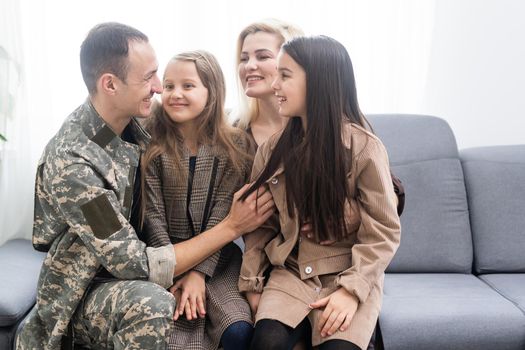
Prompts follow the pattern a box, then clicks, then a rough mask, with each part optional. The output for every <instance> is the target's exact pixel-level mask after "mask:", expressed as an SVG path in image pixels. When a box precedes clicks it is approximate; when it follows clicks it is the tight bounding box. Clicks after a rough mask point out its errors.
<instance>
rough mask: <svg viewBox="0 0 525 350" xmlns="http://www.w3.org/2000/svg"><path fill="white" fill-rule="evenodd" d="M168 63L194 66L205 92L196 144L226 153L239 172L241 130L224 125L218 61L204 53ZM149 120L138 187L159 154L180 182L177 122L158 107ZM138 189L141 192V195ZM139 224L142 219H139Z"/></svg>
mask: <svg viewBox="0 0 525 350" xmlns="http://www.w3.org/2000/svg"><path fill="white" fill-rule="evenodd" d="M172 61H185V62H193V63H195V67H196V69H197V74H198V75H199V78H200V79H201V81H202V83H203V85H204V86H205V87H206V89H208V100H207V101H206V105H205V106H204V109H203V111H202V113H201V114H200V115H199V116H198V117H197V120H196V125H198V127H197V131H196V133H197V143H198V144H199V145H201V144H205V145H209V146H212V147H214V150H216V151H217V152H224V151H225V152H226V154H227V156H228V158H229V160H230V161H231V166H233V167H234V169H236V170H237V171H239V172H241V171H243V170H244V167H245V166H246V164H247V163H246V162H247V161H248V160H249V158H250V155H249V154H247V153H246V149H244V148H243V146H242V142H239V141H240V140H242V139H243V134H242V133H243V131H241V130H239V129H237V128H234V127H232V126H231V125H229V124H228V122H227V119H226V114H225V111H224V101H225V98H226V84H225V82H224V75H223V73H222V70H221V67H220V65H219V62H218V61H217V59H216V58H215V56H213V55H212V54H211V53H209V52H207V51H204V50H196V51H189V52H183V53H180V54H178V55H176V56H174V57H173V58H172V59H171V61H170V62H172ZM152 114H153V115H152V116H151V118H150V119H149V120H148V121H147V122H146V124H145V127H146V130H147V131H148V132H149V133H150V135H151V142H150V144H149V146H148V148H147V150H146V152H145V153H144V155H143V157H142V161H141V170H142V174H143V176H142V181H143V182H142V184H143V185H144V178H145V174H146V169H147V168H148V166H149V165H150V163H151V162H152V161H153V160H154V159H155V158H157V157H158V156H160V155H161V154H163V153H166V154H168V155H169V156H170V157H171V158H172V159H173V160H174V164H175V165H176V166H177V167H178V169H177V170H179V171H177V172H176V174H178V175H177V176H180V177H181V179H180V180H184V179H185V178H186V177H187V174H184V172H183V171H180V170H182V165H181V164H182V157H183V149H182V147H183V141H184V140H183V138H182V135H181V134H180V132H179V130H178V126H177V123H176V122H174V121H173V120H171V118H170V117H169V116H168V114H167V113H166V112H165V110H164V109H163V108H162V106H161V105H156V106H155V107H154V108H153V112H152ZM144 187H145V186H142V191H143V192H144ZM142 194H143V195H142V219H143V218H144V213H145V207H146V203H145V199H146V196H144V193H142ZM142 221H143V220H142Z"/></svg>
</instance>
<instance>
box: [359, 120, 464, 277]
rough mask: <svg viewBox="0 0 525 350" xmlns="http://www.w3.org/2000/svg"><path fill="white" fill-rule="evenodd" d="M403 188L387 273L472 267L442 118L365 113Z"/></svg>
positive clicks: (460, 185)
mask: <svg viewBox="0 0 525 350" xmlns="http://www.w3.org/2000/svg"><path fill="white" fill-rule="evenodd" d="M368 119H369V121H370V123H371V124H372V127H373V129H374V132H375V133H376V134H377V135H378V136H379V138H380V139H381V140H382V141H383V143H384V144H385V146H386V148H387V150H388V154H389V159H390V165H391V169H392V171H393V173H394V174H395V175H396V176H398V177H399V178H400V179H401V181H402V182H403V185H404V186H405V191H406V202H405V211H404V212H403V215H402V216H401V245H400V247H399V249H398V251H397V253H396V255H395V257H394V259H393V260H392V263H391V264H390V266H389V267H388V269H387V271H388V272H458V273H470V272H471V271H472V259H473V257H472V255H473V252H472V237H471V233H470V224H469V216H468V207H467V198H466V192H465V183H464V178H463V171H462V168H461V162H460V160H459V155H458V150H457V145H456V140H455V138H454V134H453V133H452V130H451V129H450V127H449V125H448V124H447V122H446V121H444V120H443V119H440V118H437V117H431V116H421V115H396V114H384V115H371V116H369V117H368Z"/></svg>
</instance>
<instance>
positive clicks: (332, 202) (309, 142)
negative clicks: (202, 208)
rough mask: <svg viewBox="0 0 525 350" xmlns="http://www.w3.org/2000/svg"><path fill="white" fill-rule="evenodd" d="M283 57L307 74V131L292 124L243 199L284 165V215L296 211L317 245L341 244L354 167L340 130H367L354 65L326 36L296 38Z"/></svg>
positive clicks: (296, 121)
mask: <svg viewBox="0 0 525 350" xmlns="http://www.w3.org/2000/svg"><path fill="white" fill-rule="evenodd" d="M282 51H283V52H285V53H286V54H288V55H289V56H290V57H291V58H292V59H293V60H294V61H295V62H297V64H299V65H300V66H301V67H302V68H303V69H304V71H305V73H306V104H307V105H306V120H307V128H306V131H305V130H304V128H303V125H302V122H301V119H300V117H293V118H292V120H291V121H290V122H289V123H288V124H287V126H286V128H285V129H284V131H283V133H282V135H281V137H280V138H279V140H278V142H277V144H276V146H275V148H274V150H273V152H272V155H271V156H270V159H269V161H268V163H267V164H266V166H265V168H264V169H263V170H262V172H261V174H260V175H259V176H258V178H257V180H256V181H255V183H254V184H253V185H252V186H251V187H250V188H249V190H248V191H247V192H246V193H245V195H244V196H243V197H241V199H245V198H246V197H247V196H248V194H250V193H252V192H253V191H255V190H256V189H257V188H258V187H259V186H260V185H262V184H264V183H265V182H266V181H267V180H268V179H269V178H270V177H271V176H273V174H274V173H275V171H276V170H277V168H278V167H279V166H280V165H281V164H282V165H283V166H284V176H285V182H286V203H287V210H288V215H289V216H290V217H294V216H295V209H296V210H297V213H298V215H299V220H300V222H301V224H302V223H305V222H310V223H311V225H312V228H313V232H314V236H315V239H316V240H318V241H322V240H340V239H342V238H343V237H345V236H346V235H347V234H348V232H347V229H346V226H345V218H344V208H345V203H346V201H347V200H348V198H349V189H348V186H347V181H348V179H347V173H348V171H349V170H350V166H351V161H352V160H351V159H350V156H349V154H350V152H347V151H346V150H345V145H344V143H343V134H342V133H343V129H342V127H343V125H344V124H347V123H355V124H358V125H360V126H363V127H365V128H367V127H369V124H368V122H367V121H366V119H365V117H364V115H363V114H362V113H361V111H360V109H359V105H358V102H357V93H356V87H355V79H354V72H353V68H352V61H351V60H350V56H349V55H348V52H347V51H346V49H345V47H344V46H343V45H342V44H340V43H339V42H338V41H336V40H334V39H332V38H329V37H326V36H315V37H298V38H294V39H292V40H290V41H289V42H287V43H285V44H284V45H283V47H282ZM345 137H349V135H345Z"/></svg>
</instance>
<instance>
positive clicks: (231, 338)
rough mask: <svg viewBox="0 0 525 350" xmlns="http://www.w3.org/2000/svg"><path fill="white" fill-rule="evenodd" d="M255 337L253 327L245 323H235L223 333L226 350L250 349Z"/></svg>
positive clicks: (222, 338) (222, 341) (222, 340)
mask: <svg viewBox="0 0 525 350" xmlns="http://www.w3.org/2000/svg"><path fill="white" fill-rule="evenodd" d="M252 336H253V326H252V325H251V324H249V323H248V322H245V321H239V322H235V323H234V324H232V325H230V326H229V327H228V328H226V330H225V331H224V333H222V337H221V343H222V347H223V348H224V350H236V349H239V350H241V349H248V348H249V347H250V342H251V341H252Z"/></svg>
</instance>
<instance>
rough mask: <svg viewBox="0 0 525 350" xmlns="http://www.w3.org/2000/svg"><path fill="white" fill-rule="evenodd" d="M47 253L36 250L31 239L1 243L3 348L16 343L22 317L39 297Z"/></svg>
mask: <svg viewBox="0 0 525 350" xmlns="http://www.w3.org/2000/svg"><path fill="white" fill-rule="evenodd" d="M43 258H44V254H43V253H39V252H37V251H35V250H33V247H32V246H31V242H30V241H28V240H23V239H15V240H11V241H9V242H7V243H5V244H4V245H2V246H1V247H0V266H2V268H1V269H0V281H1V282H0V349H2V350H7V349H10V348H11V347H12V345H13V340H14V336H15V333H16V331H17V328H18V325H19V323H20V321H21V320H22V319H23V318H24V316H25V315H26V314H27V313H28V312H29V310H30V309H31V307H32V306H33V304H34V303H35V298H36V284H37V279H38V273H39V272H40V266H41V265H42V260H43Z"/></svg>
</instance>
